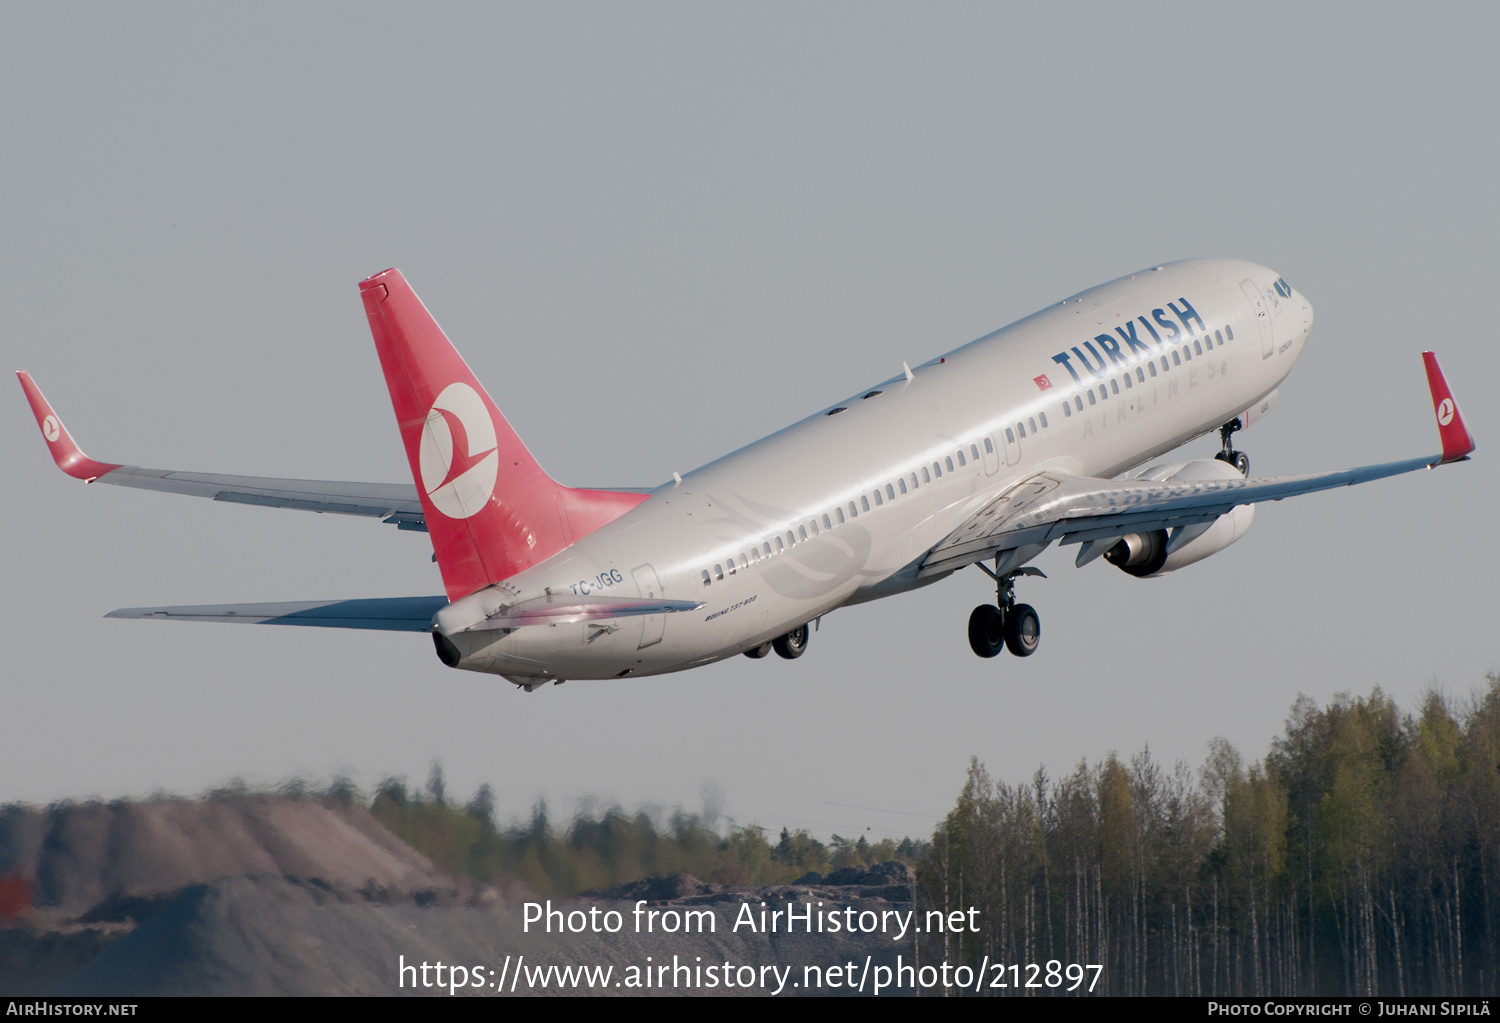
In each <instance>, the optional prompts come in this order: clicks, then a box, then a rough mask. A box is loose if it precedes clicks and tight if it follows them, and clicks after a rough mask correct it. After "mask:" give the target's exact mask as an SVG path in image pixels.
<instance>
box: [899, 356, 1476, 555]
mask: <svg viewBox="0 0 1500 1023" xmlns="http://www.w3.org/2000/svg"><path fill="white" fill-rule="evenodd" d="M1423 359H1424V360H1425V362H1426V366H1427V381H1428V386H1429V389H1430V390H1431V392H1432V402H1433V411H1434V413H1435V414H1436V416H1437V420H1438V432H1439V435H1440V437H1441V439H1442V444H1443V450H1442V453H1441V454H1436V455H1430V456H1428V457H1426V458H1411V459H1407V460H1406V461H1402V462H1385V463H1382V464H1380V465H1366V466H1360V467H1359V468H1355V469H1340V470H1337V471H1335V472H1320V473H1308V474H1304V475H1300V476H1270V477H1265V478H1262V479H1229V480H1193V481H1173V480H1165V481H1157V480H1141V479H1124V480H1105V479H1095V478H1090V477H1079V476H1069V475H1066V474H1064V473H1059V472H1050V471H1044V472H1039V473H1037V474H1036V475H1035V476H1032V477H1031V478H1029V479H1027V480H1023V481H1022V482H1021V483H1019V484H1017V485H1016V486H1014V487H1012V488H1010V489H1009V490H1007V491H1006V492H1005V493H1003V494H1001V495H1000V496H999V497H997V498H996V499H995V500H993V501H991V502H989V503H988V504H986V505H985V506H984V507H983V508H981V509H980V510H979V511H978V512H977V513H976V514H974V515H973V516H971V517H970V518H969V519H968V521H966V522H965V523H964V524H963V525H961V526H959V527H958V529H956V530H954V531H953V532H952V533H950V534H949V535H948V536H947V538H945V539H944V540H943V541H942V542H941V543H939V544H938V545H937V546H936V547H934V548H933V549H932V550H931V551H930V552H929V553H928V555H927V557H926V559H924V560H923V562H922V567H921V569H920V570H919V572H918V575H919V576H922V577H926V576H932V575H938V574H940V573H945V572H951V571H954V570H956V569H960V568H963V567H964V566H966V565H972V564H974V563H976V562H979V561H987V560H989V559H990V558H993V557H996V556H998V555H1001V554H1003V553H1004V552H1006V551H1009V550H1017V549H1019V548H1022V547H1028V546H1030V545H1032V544H1042V545H1046V544H1049V543H1052V542H1053V541H1061V542H1062V543H1065V544H1067V543H1084V544H1093V545H1094V546H1093V547H1092V548H1090V549H1085V550H1084V551H1081V552H1080V554H1079V559H1078V560H1079V564H1083V563H1085V562H1086V561H1088V560H1090V559H1091V556H1098V555H1100V554H1103V553H1104V552H1105V550H1107V549H1108V548H1109V547H1110V546H1112V545H1113V544H1114V543H1115V542H1116V541H1118V540H1119V539H1120V538H1121V537H1123V536H1126V535H1127V534H1130V533H1140V532H1146V531H1149V530H1155V529H1169V530H1172V531H1173V534H1172V536H1171V537H1170V539H1169V541H1168V549H1169V550H1170V549H1173V548H1175V547H1176V546H1178V545H1179V544H1180V543H1182V542H1185V541H1187V540H1191V539H1192V538H1193V536H1194V535H1196V533H1197V532H1198V531H1196V530H1193V529H1192V527H1194V526H1198V525H1200V524H1205V523H1210V522H1212V521H1213V520H1214V519H1216V518H1218V517H1219V516H1220V515H1223V514H1224V513H1225V512H1227V511H1229V510H1230V509H1232V508H1234V507H1236V506H1238V505H1244V504H1255V503H1257V502H1260V501H1280V500H1283V499H1284V498H1288V497H1296V496H1298V495H1300V494H1311V493H1315V492H1317V491H1319V490H1331V489H1333V488H1335V487H1347V486H1353V485H1354V484H1356V483H1368V482H1369V481H1371V480H1378V479H1384V478H1385V477H1387V476H1397V475H1400V474H1401V473H1406V472H1412V471H1414V470H1416V469H1431V468H1433V467H1435V466H1438V465H1441V464H1443V463H1444V462H1456V461H1462V460H1464V459H1466V458H1467V457H1468V456H1469V453H1470V452H1471V451H1473V450H1474V441H1473V439H1472V438H1471V437H1470V436H1469V432H1468V429H1467V428H1466V427H1465V426H1464V424H1463V417H1462V416H1461V415H1460V413H1459V411H1458V406H1457V405H1456V404H1455V403H1454V400H1453V396H1452V394H1451V393H1450V391H1449V390H1448V385H1447V383H1446V382H1445V381H1444V380H1443V375H1442V371H1441V370H1440V369H1439V368H1438V364H1437V359H1436V357H1435V356H1433V354H1432V353H1431V352H1424V353H1423Z"/></svg>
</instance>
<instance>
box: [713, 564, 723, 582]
mask: <svg viewBox="0 0 1500 1023" xmlns="http://www.w3.org/2000/svg"><path fill="white" fill-rule="evenodd" d="M714 578H715V579H717V580H719V582H723V581H724V566H723V565H715V566H714Z"/></svg>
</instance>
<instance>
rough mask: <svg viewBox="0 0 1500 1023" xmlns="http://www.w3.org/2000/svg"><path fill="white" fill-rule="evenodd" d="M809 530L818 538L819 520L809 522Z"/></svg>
mask: <svg viewBox="0 0 1500 1023" xmlns="http://www.w3.org/2000/svg"><path fill="white" fill-rule="evenodd" d="M807 528H808V529H809V530H810V531H811V532H812V535H813V536H817V535H818V520H817V519H816V518H814V519H811V520H809V521H808V523H807Z"/></svg>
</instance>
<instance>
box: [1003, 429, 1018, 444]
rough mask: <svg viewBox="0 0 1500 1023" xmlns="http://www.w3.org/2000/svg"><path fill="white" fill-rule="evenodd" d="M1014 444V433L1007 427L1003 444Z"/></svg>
mask: <svg viewBox="0 0 1500 1023" xmlns="http://www.w3.org/2000/svg"><path fill="white" fill-rule="evenodd" d="M1015 442H1016V431H1014V430H1012V429H1011V428H1010V427H1008V426H1007V427H1006V428H1005V443H1007V444H1014V443H1015Z"/></svg>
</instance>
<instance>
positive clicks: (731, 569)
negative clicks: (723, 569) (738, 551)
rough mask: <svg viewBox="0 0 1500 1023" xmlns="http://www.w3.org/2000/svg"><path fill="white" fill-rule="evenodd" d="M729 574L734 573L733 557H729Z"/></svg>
mask: <svg viewBox="0 0 1500 1023" xmlns="http://www.w3.org/2000/svg"><path fill="white" fill-rule="evenodd" d="M729 574H730V575H734V558H732V557H731V558H730V559H729Z"/></svg>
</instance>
